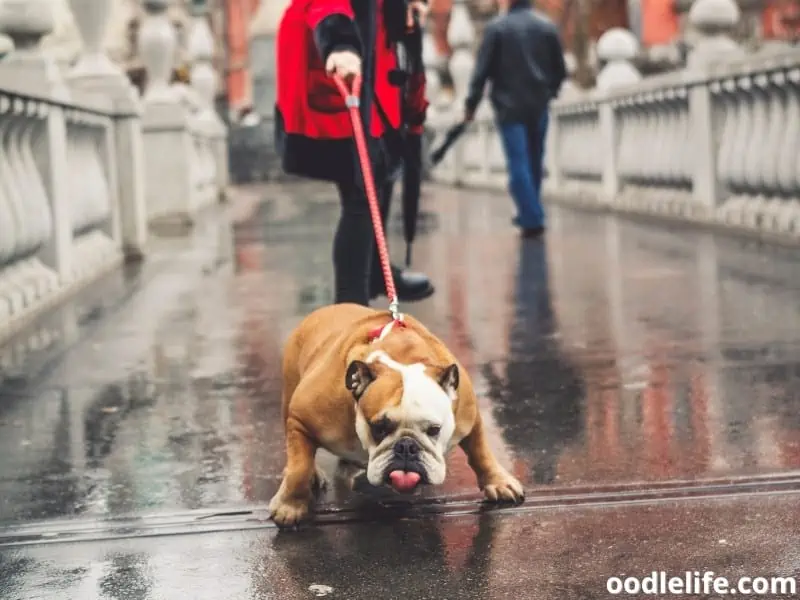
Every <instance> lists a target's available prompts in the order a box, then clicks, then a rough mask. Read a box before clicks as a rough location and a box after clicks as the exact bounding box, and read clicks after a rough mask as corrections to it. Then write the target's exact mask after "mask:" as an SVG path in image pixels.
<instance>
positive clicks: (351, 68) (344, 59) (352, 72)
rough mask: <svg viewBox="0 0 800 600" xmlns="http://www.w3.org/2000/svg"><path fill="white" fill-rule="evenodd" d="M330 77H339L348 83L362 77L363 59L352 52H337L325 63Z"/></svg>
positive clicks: (332, 53) (330, 55)
mask: <svg viewBox="0 0 800 600" xmlns="http://www.w3.org/2000/svg"><path fill="white" fill-rule="evenodd" d="M325 70H326V71H327V72H328V75H331V76H333V75H338V76H339V77H341V78H342V79H344V80H345V81H347V82H348V83H349V82H350V81H352V80H353V78H355V77H358V76H359V75H361V57H360V56H359V55H358V54H356V53H355V52H353V51H352V50H337V51H335V52H331V53H330V54H329V55H328V60H327V61H325Z"/></svg>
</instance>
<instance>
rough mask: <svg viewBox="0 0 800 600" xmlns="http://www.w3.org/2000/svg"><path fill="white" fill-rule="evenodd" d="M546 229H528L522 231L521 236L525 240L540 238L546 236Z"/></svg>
mask: <svg viewBox="0 0 800 600" xmlns="http://www.w3.org/2000/svg"><path fill="white" fill-rule="evenodd" d="M544 232H545V228H544V227H526V228H524V229H522V231H520V235H521V236H522V237H524V238H538V237H542V234H544Z"/></svg>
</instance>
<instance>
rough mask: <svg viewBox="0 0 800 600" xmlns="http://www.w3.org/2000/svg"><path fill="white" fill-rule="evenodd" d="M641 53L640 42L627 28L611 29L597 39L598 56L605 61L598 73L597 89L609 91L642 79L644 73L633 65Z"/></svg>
mask: <svg viewBox="0 0 800 600" xmlns="http://www.w3.org/2000/svg"><path fill="white" fill-rule="evenodd" d="M638 54H639V42H638V41H637V40H636V36H634V35H633V34H632V33H631V32H630V31H628V30H627V29H622V28H621V27H615V28H614V29H609V30H608V31H606V32H605V33H604V34H603V35H601V36H600V39H599V40H598V41H597V56H598V58H599V59H600V60H601V61H602V62H604V63H605V65H604V66H603V68H602V70H601V71H600V73H599V74H598V75H597V90H598V91H601V92H603V91H607V90H610V89H613V88H616V87H621V86H626V85H631V84H634V83H637V82H639V81H641V79H642V75H641V74H640V73H639V71H638V70H637V69H636V67H635V66H634V65H633V62H632V61H633V60H634V59H635V58H636V57H637V55H638Z"/></svg>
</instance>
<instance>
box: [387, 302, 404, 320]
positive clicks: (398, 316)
mask: <svg viewBox="0 0 800 600" xmlns="http://www.w3.org/2000/svg"><path fill="white" fill-rule="evenodd" d="M389 312H390V313H392V319H393V320H394V321H396V322H397V323H402V322H403V313H401V312H400V306H399V304H398V302H397V298H396V297H395V298H392V301H391V302H390V303H389Z"/></svg>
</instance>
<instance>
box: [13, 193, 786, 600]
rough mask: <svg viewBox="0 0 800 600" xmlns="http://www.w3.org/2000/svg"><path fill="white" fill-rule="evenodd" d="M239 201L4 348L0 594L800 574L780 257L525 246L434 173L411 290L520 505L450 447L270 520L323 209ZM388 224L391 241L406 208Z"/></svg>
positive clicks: (362, 590)
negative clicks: (427, 464) (522, 491)
mask: <svg viewBox="0 0 800 600" xmlns="http://www.w3.org/2000/svg"><path fill="white" fill-rule="evenodd" d="M249 194H250V196H253V195H254V194H257V197H262V198H263V202H261V203H256V204H251V205H249V206H251V208H252V210H243V211H239V212H238V214H236V215H234V216H233V217H230V216H226V217H224V218H222V217H218V218H216V219H214V220H212V221H210V222H208V223H205V224H204V225H203V226H202V227H200V228H199V230H198V232H197V233H196V234H195V235H194V236H193V237H192V238H191V239H188V240H187V239H169V238H164V239H160V240H156V243H155V248H156V252H155V254H154V257H153V258H152V259H151V260H150V261H148V262H147V263H145V264H143V265H140V266H137V267H131V268H128V269H126V270H125V271H124V272H120V273H115V274H113V275H110V276H109V277H107V278H106V279H105V280H103V281H102V282H99V283H98V284H96V285H95V286H93V287H92V288H91V289H89V290H86V292H85V293H83V294H81V295H80V296H78V297H76V298H75V299H74V300H73V301H72V302H71V303H70V304H68V305H67V306H66V307H65V308H64V309H62V310H60V311H58V313H56V314H54V315H51V316H49V317H47V318H46V319H44V320H42V321H41V322H40V323H38V324H37V325H36V326H35V327H33V328H32V329H31V330H30V331H28V332H24V333H23V334H22V335H20V336H19V337H18V338H17V339H16V340H14V341H13V342H12V343H11V344H9V345H8V347H6V348H5V349H3V350H0V366H2V374H3V375H2V382H1V383H0V453H2V454H1V455H2V457H3V458H2V460H0V598H3V599H6V598H8V599H17V598H18V599H21V600H22V599H25V600H28V599H32V598H54V599H56V598H58V599H60V598H64V599H73V598H76V599H77V598H104V599H105V598H109V599H111V598H113V599H122V598H126V599H127V598H135V599H137V600H139V599H141V600H144V599H148V600H149V599H165V598H168V599H172V598H181V599H182V598H187V599H200V598H225V599H239V598H242V599H251V598H252V599H255V598H258V599H261V598H279V599H281V600H283V599H294V598H310V597H315V596H316V595H327V596H329V597H331V598H348V599H360V598H375V597H381V598H398V599H400V598H402V599H411V600H416V599H424V598H435V599H437V600H438V599H446V598H452V599H460V598H492V599H494V598H525V599H527V598H536V599H539V598H604V597H609V594H608V592H607V591H606V580H607V578H608V577H612V576H621V575H622V574H627V575H638V576H645V575H648V574H649V573H650V572H651V571H652V570H666V571H668V572H670V574H676V575H682V574H683V573H684V571H686V570H699V571H701V572H702V571H704V570H712V571H715V572H716V573H718V574H723V575H725V576H729V577H732V578H733V577H737V576H740V575H749V576H772V575H792V576H800V551H798V541H800V512H798V510H797V506H798V500H800V493H799V492H800V416H799V415H800V262H799V261H798V260H797V254H798V251H797V250H793V249H787V248H772V247H767V246H761V245H758V244H757V243H754V242H751V241H742V240H737V239H731V238H725V237H722V236H719V235H716V234H711V233H705V232H700V231H682V230H680V229H678V228H673V229H669V228H665V227H663V226H655V225H653V224H652V223H648V222H634V221H631V220H627V219H618V218H615V217H612V216H608V215H597V214H592V213H581V212H574V211H572V210H569V209H565V208H557V207H551V208H550V209H549V210H550V231H549V232H548V234H547V236H546V238H545V239H544V240H541V241H536V240H526V241H520V240H519V239H518V238H517V237H516V235H515V232H514V229H513V228H512V226H511V225H510V218H511V203H510V201H508V200H507V198H505V197H503V196H502V195H500V194H497V193H488V192H487V193H484V192H474V191H470V192H467V191H464V190H457V189H447V188H438V187H430V188H428V189H427V190H426V192H425V194H426V196H425V199H424V209H425V211H426V213H425V215H424V216H423V217H424V218H423V222H422V227H421V232H420V238H419V240H418V242H417V244H416V249H415V254H414V256H415V261H416V264H415V265H414V266H415V267H417V268H421V267H422V266H423V265H424V268H425V270H426V271H427V272H428V273H429V274H430V275H431V277H432V278H433V280H434V283H435V285H436V287H437V293H436V294H435V295H434V296H433V297H432V298H430V299H428V300H426V301H424V302H422V303H419V304H416V305H405V306H403V309H404V310H406V311H407V312H411V313H413V314H414V315H415V316H417V317H418V318H420V319H421V320H422V321H423V322H425V323H426V324H427V325H428V326H429V327H430V328H431V329H432V330H433V331H434V332H436V333H437V334H438V335H439V336H440V337H441V338H442V339H443V340H444V341H445V342H446V343H447V344H448V345H449V347H450V348H451V349H452V350H453V351H454V352H455V353H456V354H457V355H458V356H459V358H460V359H461V361H462V362H463V363H464V364H465V366H466V367H467V368H468V369H469V370H470V372H471V374H472V377H473V379H474V382H475V385H476V388H477V390H478V392H479V396H480V406H481V410H482V411H483V414H484V417H485V420H486V422H487V423H488V428H489V432H490V437H491V440H492V444H493V446H494V449H495V451H496V453H497V455H498V458H499V459H500V460H501V462H503V463H504V464H505V465H507V466H508V467H509V468H511V469H512V470H513V471H514V472H515V474H516V475H517V476H518V477H519V478H520V479H521V480H523V481H524V482H525V484H526V487H527V490H528V500H527V501H526V503H525V504H524V505H522V506H520V507H517V508H510V509H501V510H491V511H487V510H485V508H484V507H483V506H482V504H481V502H480V495H479V494H478V493H477V489H476V487H475V480H474V476H473V475H472V473H471V471H470V470H469V468H468V466H467V465H466V461H465V460H464V458H463V456H462V455H461V454H460V453H458V452H456V453H454V455H453V457H452V459H451V461H450V470H449V476H448V480H447V482H446V483H445V485H443V486H442V487H441V488H439V489H437V490H435V491H433V490H429V491H427V492H426V494H425V495H423V496H422V497H420V498H417V499H415V500H414V501H413V502H412V503H410V504H409V503H397V502H393V501H387V500H386V499H381V498H378V499H376V498H369V497H362V496H357V495H354V494H352V493H349V492H347V491H345V490H341V489H332V490H330V491H329V492H328V495H327V496H326V497H325V498H324V501H323V504H322V505H321V506H320V508H319V514H318V516H317V521H316V523H315V524H314V525H312V526H310V527H308V528H307V529H306V530H305V531H302V532H299V533H294V534H286V533H280V534H279V533H278V532H277V531H276V529H275V528H274V527H273V526H272V525H271V523H269V522H268V521H267V520H266V519H265V505H266V503H267V502H268V501H269V499H270V497H271V496H272V494H273V493H274V491H275V490H276V488H277V485H278V484H279V481H280V472H281V469H282V468H283V439H282V430H281V425H280V423H279V420H278V415H279V411H280V408H279V402H280V379H279V374H278V365H279V359H280V351H281V345H282V342H283V340H284V339H285V337H286V336H287V335H288V333H289V332H290V331H291V329H292V328H293V327H294V326H295V325H296V324H297V323H298V322H299V321H300V319H301V318H302V317H303V315H305V314H307V313H308V312H309V311H311V310H313V309H314V308H315V307H317V306H320V305H323V304H326V303H328V302H330V301H331V299H332V274H331V272H330V255H331V240H332V237H333V228H334V223H335V220H336V218H337V216H338V208H337V204H336V201H335V197H334V196H333V195H332V194H331V193H330V191H329V190H327V189H326V188H324V187H319V186H313V185H305V184H304V185H297V184H295V185H293V186H285V187H279V186H273V187H267V188H264V189H261V190H258V191H253V190H250V192H249ZM231 218H232V219H233V220H234V221H235V222H234V223H233V225H230V224H229V222H228V219H231ZM231 229H232V231H231ZM391 233H392V240H391V242H390V244H391V248H392V250H393V254H395V255H396V256H398V257H401V256H402V255H403V254H404V252H403V251H404V246H403V244H402V238H401V230H400V219H399V216H398V218H396V219H393V221H392V227H391ZM320 460H321V461H322V462H323V463H324V464H325V465H327V466H330V464H331V461H330V460H329V457H325V456H322V457H320ZM315 586H316V587H315ZM706 597H710V596H706ZM770 597H776V598H777V597H782V596H780V595H778V594H775V595H772V596H770Z"/></svg>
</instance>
